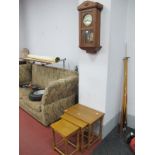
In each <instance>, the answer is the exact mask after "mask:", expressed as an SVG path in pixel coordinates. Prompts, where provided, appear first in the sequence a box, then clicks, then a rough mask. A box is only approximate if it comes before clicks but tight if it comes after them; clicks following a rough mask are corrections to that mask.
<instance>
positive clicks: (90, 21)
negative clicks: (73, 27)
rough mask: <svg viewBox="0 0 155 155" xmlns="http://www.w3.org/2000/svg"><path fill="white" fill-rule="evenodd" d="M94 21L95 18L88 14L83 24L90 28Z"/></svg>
mask: <svg viewBox="0 0 155 155" xmlns="http://www.w3.org/2000/svg"><path fill="white" fill-rule="evenodd" d="M92 21H93V17H92V15H91V14H86V15H85V16H84V18H83V23H84V25H85V26H89V25H90V24H91V23H92Z"/></svg>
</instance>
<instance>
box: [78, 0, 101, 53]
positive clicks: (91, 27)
mask: <svg viewBox="0 0 155 155" xmlns="http://www.w3.org/2000/svg"><path fill="white" fill-rule="evenodd" d="M102 8H103V5H102V4H100V3H97V2H92V1H85V2H83V3H82V4H80V5H79V6H78V10H79V47H80V48H81V49H83V50H86V52H88V53H96V52H97V51H98V50H99V49H100V48H101V46H100V14H101V10H102Z"/></svg>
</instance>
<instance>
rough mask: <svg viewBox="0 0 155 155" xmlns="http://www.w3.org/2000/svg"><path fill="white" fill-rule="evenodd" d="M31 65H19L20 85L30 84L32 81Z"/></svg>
mask: <svg viewBox="0 0 155 155" xmlns="http://www.w3.org/2000/svg"><path fill="white" fill-rule="evenodd" d="M31 67H32V66H31V64H22V65H19V83H20V84H21V83H25V82H30V81H31V79H32V72H31V71H32V70H31Z"/></svg>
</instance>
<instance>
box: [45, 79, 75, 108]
mask: <svg viewBox="0 0 155 155" xmlns="http://www.w3.org/2000/svg"><path fill="white" fill-rule="evenodd" d="M77 92H78V76H71V77H68V78H65V79H59V80H56V81H53V82H51V83H50V84H49V86H48V87H47V88H45V93H44V95H43V97H42V104H44V105H46V104H51V103H52V102H55V101H57V100H60V99H63V98H65V97H68V96H71V95H72V94H77Z"/></svg>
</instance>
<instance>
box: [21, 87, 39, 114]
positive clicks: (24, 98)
mask: <svg viewBox="0 0 155 155" xmlns="http://www.w3.org/2000/svg"><path fill="white" fill-rule="evenodd" d="M31 91H32V90H31V89H29V88H19V99H20V100H19V101H20V102H22V103H23V104H25V105H27V106H28V107H29V108H31V109H33V110H35V111H37V112H40V111H41V101H30V100H29V94H30V92H31Z"/></svg>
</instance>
